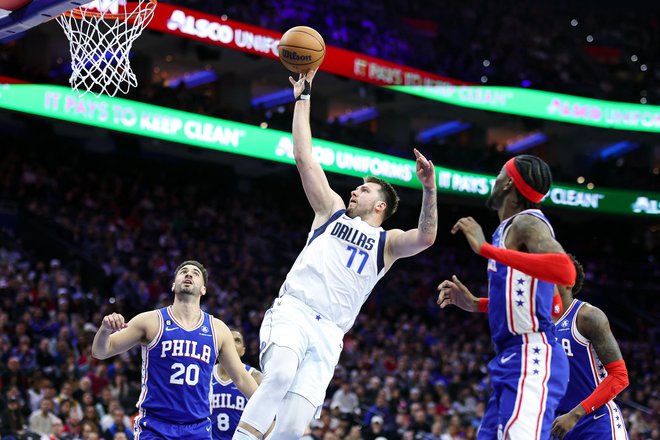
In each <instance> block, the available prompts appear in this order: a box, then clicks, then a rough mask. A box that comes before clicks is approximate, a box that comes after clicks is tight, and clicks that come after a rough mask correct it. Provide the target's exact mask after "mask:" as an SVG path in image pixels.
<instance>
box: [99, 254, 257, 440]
mask: <svg viewBox="0 0 660 440" xmlns="http://www.w3.org/2000/svg"><path fill="white" fill-rule="evenodd" d="M174 276H175V278H174V283H173V284H172V292H174V304H172V305H171V306H169V307H163V308H161V309H158V310H153V311H149V312H144V313H140V314H139V315H137V316H135V317H134V318H133V319H131V320H130V321H129V322H128V323H125V322H124V317H123V316H122V315H120V314H119V313H112V314H110V315H107V316H105V317H104V318H103V323H102V324H101V327H100V328H99V330H98V331H97V332H96V336H94V342H93V344H92V356H94V357H95V358H97V359H107V358H109V357H111V356H115V355H117V354H120V353H124V352H125V351H128V350H130V349H131V348H133V347H134V346H135V345H137V344H141V345H142V392H141V394H140V399H139V401H138V403H137V405H136V406H137V407H138V409H139V414H138V417H136V419H135V426H134V429H135V439H136V440H151V439H159V440H162V439H180V438H184V437H188V438H195V439H202V438H204V439H207V440H211V428H212V426H211V419H210V417H211V400H210V397H211V376H212V374H213V367H214V365H215V361H216V358H217V359H218V360H219V361H220V362H221V363H222V365H223V367H224V369H225V370H226V371H227V373H228V374H229V376H230V377H231V379H232V380H233V381H234V384H235V385H236V387H237V388H238V389H239V390H240V391H241V392H242V393H243V394H244V395H245V396H247V397H250V396H252V394H253V393H254V390H255V389H256V388H257V383H256V382H255V380H254V378H253V377H252V376H251V375H250V373H249V372H248V371H247V370H246V369H245V366H244V365H243V363H242V362H241V359H240V357H239V356H238V352H237V351H236V346H235V345H234V337H233V335H232V334H231V332H230V331H229V328H228V327H227V326H226V325H225V324H224V323H223V322H222V321H220V320H219V319H216V318H214V317H213V316H211V315H209V314H208V313H204V312H203V311H202V309H201V308H200V306H199V303H200V299H201V297H202V296H203V295H205V294H206V284H207V281H208V274H207V272H206V269H205V268H204V266H203V265H202V264H201V263H199V262H197V261H192V260H191V261H184V262H183V263H181V264H180V265H179V267H177V268H176V270H175V272H174Z"/></svg>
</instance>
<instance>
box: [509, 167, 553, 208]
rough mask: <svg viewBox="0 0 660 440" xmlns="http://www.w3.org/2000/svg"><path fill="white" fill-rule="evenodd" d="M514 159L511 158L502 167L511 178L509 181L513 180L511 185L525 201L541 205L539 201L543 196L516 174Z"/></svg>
mask: <svg viewBox="0 0 660 440" xmlns="http://www.w3.org/2000/svg"><path fill="white" fill-rule="evenodd" d="M515 159H516V158H515V157H512V158H511V159H509V160H508V161H507V163H506V164H505V165H504V168H506V172H507V174H508V175H509V177H511V180H513V184H514V185H515V186H516V188H518V191H520V194H522V195H523V196H524V197H525V198H526V199H527V200H529V201H530V202H533V203H541V200H542V199H543V197H545V194H541V193H540V192H538V191H536V190H535V189H534V188H532V187H531V186H529V185H528V184H527V182H525V181H524V180H523V178H522V176H521V175H520V173H519V172H518V168H516V164H515Z"/></svg>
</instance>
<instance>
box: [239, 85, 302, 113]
mask: <svg viewBox="0 0 660 440" xmlns="http://www.w3.org/2000/svg"><path fill="white" fill-rule="evenodd" d="M294 99H295V98H294V97H293V92H292V91H291V88H290V87H287V88H286V89H282V90H278V91H277V92H272V93H266V94H264V95H261V96H257V97H256V98H252V100H251V101H250V103H251V104H252V107H263V108H271V107H276V106H278V105H282V104H287V103H289V102H292V101H294Z"/></svg>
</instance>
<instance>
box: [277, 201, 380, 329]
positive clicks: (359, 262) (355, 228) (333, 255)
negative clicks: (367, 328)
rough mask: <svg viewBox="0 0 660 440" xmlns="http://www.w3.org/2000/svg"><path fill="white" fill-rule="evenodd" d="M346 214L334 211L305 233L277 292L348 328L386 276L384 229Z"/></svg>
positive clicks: (343, 327)
mask: <svg viewBox="0 0 660 440" xmlns="http://www.w3.org/2000/svg"><path fill="white" fill-rule="evenodd" d="M345 212H346V211H345V210H343V209H342V210H341V211H337V212H335V213H334V214H333V215H332V217H330V219H329V220H328V221H327V222H326V223H325V224H323V225H322V226H321V227H319V228H318V229H316V230H313V231H310V233H309V235H308V238H307V244H306V245H305V248H304V249H303V250H302V252H301V253H300V255H299V256H298V259H297V260H296V262H295V263H294V264H293V267H292V268H291V270H290V271H289V274H288V275H287V277H286V280H285V281H284V284H283V285H282V288H281V289H280V294H279V296H283V295H291V296H293V297H296V298H298V299H299V300H301V301H303V302H304V303H305V304H307V305H308V306H309V307H311V308H312V309H314V310H315V311H316V312H318V313H319V314H320V315H322V316H323V317H325V318H327V319H330V320H331V321H332V322H334V323H335V324H337V325H338V326H339V327H340V328H341V329H343V330H344V332H347V331H348V330H350V328H351V327H352V326H353V323H354V322H355V318H356V316H357V314H358V313H359V312H360V309H361V308H362V304H364V302H365V301H366V300H367V298H368V297H369V294H370V293H371V290H372V289H373V287H374V286H375V285H376V283H377V282H378V280H380V279H381V278H382V277H383V275H385V270H384V267H385V261H384V252H385V238H386V234H387V233H386V231H385V230H384V229H383V228H380V227H378V228H376V227H373V226H371V225H369V224H368V223H367V222H365V221H363V220H362V219H361V218H360V217H355V218H350V217H348V216H347V215H346V214H345Z"/></svg>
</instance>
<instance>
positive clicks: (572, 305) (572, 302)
mask: <svg viewBox="0 0 660 440" xmlns="http://www.w3.org/2000/svg"><path fill="white" fill-rule="evenodd" d="M576 302H577V300H576V299H574V300H573V301H571V305H570V306H568V308H567V309H566V310H564V313H562V315H561V317H559V319H557V322H561V321H562V320H564V319H566V317H567V316H568V314H569V313H571V310H573V307H575V304H576Z"/></svg>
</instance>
